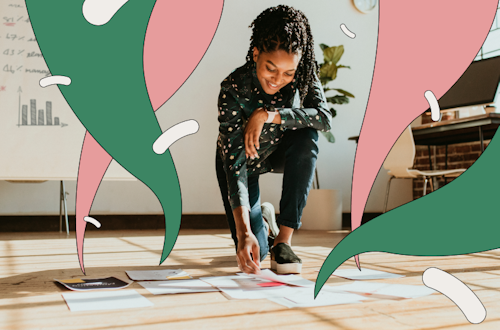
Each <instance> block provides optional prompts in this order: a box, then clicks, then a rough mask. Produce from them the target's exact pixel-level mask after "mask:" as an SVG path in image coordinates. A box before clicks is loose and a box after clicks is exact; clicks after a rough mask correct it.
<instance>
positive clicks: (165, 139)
mask: <svg viewBox="0 0 500 330" xmlns="http://www.w3.org/2000/svg"><path fill="white" fill-rule="evenodd" d="M199 128H200V125H199V124H198V122H197V121H196V120H194V119H190V120H186V121H183V122H182V123H178V124H177V125H174V126H172V127H170V128H169V129H167V130H166V131H165V132H163V134H162V135H160V137H159V138H158V139H156V141H155V142H154V143H153V151H154V152H155V153H157V154H158V155H161V154H163V153H164V152H165V151H167V149H168V148H170V146H171V145H172V144H173V143H174V142H176V141H177V140H179V139H181V138H183V137H185V136H187V135H191V134H194V133H196V132H198V129H199Z"/></svg>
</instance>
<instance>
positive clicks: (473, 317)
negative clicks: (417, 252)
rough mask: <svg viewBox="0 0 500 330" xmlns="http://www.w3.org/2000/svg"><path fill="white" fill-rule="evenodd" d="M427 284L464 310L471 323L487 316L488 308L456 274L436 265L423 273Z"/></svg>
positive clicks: (423, 280)
mask: <svg viewBox="0 0 500 330" xmlns="http://www.w3.org/2000/svg"><path fill="white" fill-rule="evenodd" d="M422 282H424V284H425V285H426V286H428V287H429V288H431V289H434V290H436V291H439V292H441V293H442V294H444V295H445V296H447V297H448V298H449V299H450V300H451V301H453V302H454V303H455V304H456V305H457V306H458V308H460V309H461V310H462V313H464V315H465V317H466V318H467V320H468V321H469V322H470V323H474V324H478V323H481V322H483V321H484V319H485V318H486V309H485V308H484V306H483V304H482V303H481V300H479V298H478V297H477V296H476V295H475V294H474V292H473V291H472V290H471V289H470V288H469V287H468V286H467V285H466V284H465V283H463V282H462V281H460V280H459V279H458V278H456V277H455V276H453V275H451V274H449V273H447V272H445V271H443V270H441V269H439V268H435V267H431V268H427V269H426V270H425V272H424V274H423V275H422Z"/></svg>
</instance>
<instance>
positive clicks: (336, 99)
mask: <svg viewBox="0 0 500 330" xmlns="http://www.w3.org/2000/svg"><path fill="white" fill-rule="evenodd" d="M326 101H327V102H330V103H332V104H345V103H349V99H348V98H347V96H345V95H335V96H330V97H327V98H326Z"/></svg>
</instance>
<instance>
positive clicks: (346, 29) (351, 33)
mask: <svg viewBox="0 0 500 330" xmlns="http://www.w3.org/2000/svg"><path fill="white" fill-rule="evenodd" d="M340 29H341V30H342V32H344V34H345V35H346V36H348V37H349V38H351V39H354V38H356V34H355V33H353V32H351V31H350V30H349V29H348V28H347V26H345V24H344V23H342V24H340Z"/></svg>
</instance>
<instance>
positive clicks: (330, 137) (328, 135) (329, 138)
mask: <svg viewBox="0 0 500 330" xmlns="http://www.w3.org/2000/svg"><path fill="white" fill-rule="evenodd" d="M321 134H323V136H324V137H325V138H326V140H327V141H328V142H330V143H334V142H335V137H334V136H333V134H332V133H331V132H323V131H321Z"/></svg>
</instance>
